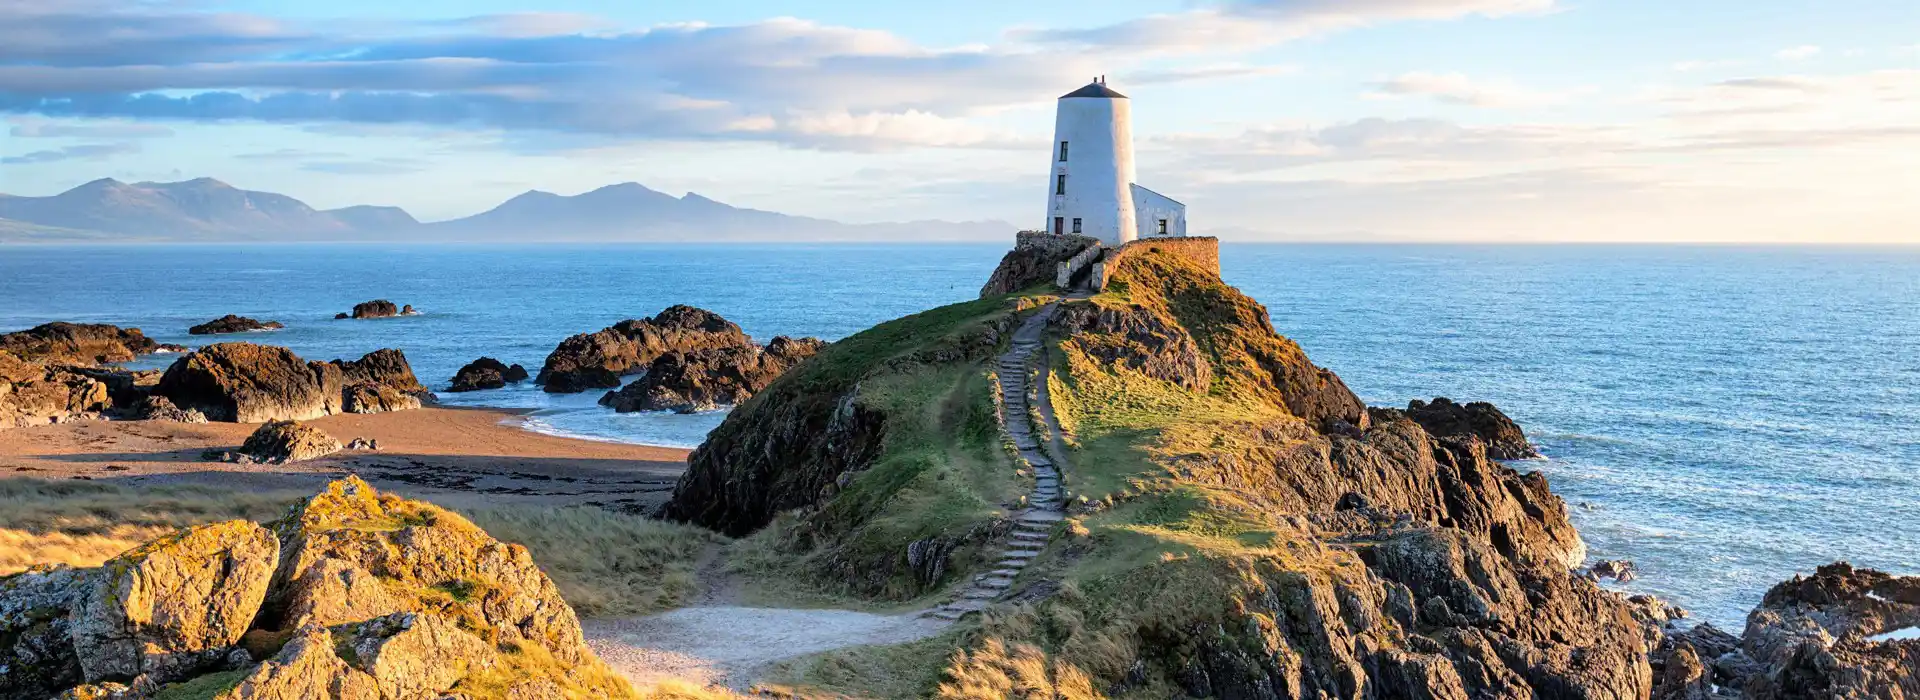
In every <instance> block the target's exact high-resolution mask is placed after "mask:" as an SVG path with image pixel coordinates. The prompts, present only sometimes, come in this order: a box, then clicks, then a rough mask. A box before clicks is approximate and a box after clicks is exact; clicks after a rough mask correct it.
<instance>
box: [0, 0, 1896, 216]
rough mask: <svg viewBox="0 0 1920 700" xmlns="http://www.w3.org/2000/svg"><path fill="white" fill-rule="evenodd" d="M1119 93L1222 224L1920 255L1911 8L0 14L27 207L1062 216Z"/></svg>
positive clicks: (1192, 200) (614, 8) (11, 143)
mask: <svg viewBox="0 0 1920 700" xmlns="http://www.w3.org/2000/svg"><path fill="white" fill-rule="evenodd" d="M1096 75H1106V76H1107V77H1108V81H1109V84H1110V85H1111V86H1112V87H1114V88H1115V89H1117V90H1119V91H1120V92H1123V93H1126V94H1127V95H1129V96H1130V98H1131V99H1132V102H1133V114H1134V134H1135V138H1136V149H1137V159H1138V168H1139V176H1140V181H1141V183H1142V184H1144V185H1146V186H1148V187H1151V188H1153V189H1155V190H1157V191H1159V192H1162V193H1165V194H1167V195H1169V196H1172V197H1174V198H1176V199H1179V200H1181V201H1183V202H1185V203H1186V204H1187V205H1188V215H1189V221H1190V231H1191V232H1192V233H1194V234H1211V235H1219V236H1222V237H1224V238H1228V239H1247V240H1311V241H1489V242H1548V241H1572V242H1766V243H1775V242H1787V243H1903V244H1914V243H1920V3H1915V2H1912V0H1872V1H1868V0H1857V1H1856V0H1827V1H1825V2H1813V1H1811V0H1806V1H1792V0H1687V1H1685V2H1674V1H1672V0H1657V1H1656V0H1213V1H1204V0H1202V1H1195V0H1165V1H1152V0H1049V1H1047V2H1034V1H1033V0H1022V1H1019V2H1014V1H1010V0H971V1H970V2H964V3H958V2H950V3H920V2H898V1H897V0H841V1H837V2H795V1H788V2H772V1H770V0H703V1H701V2H664V1H660V0H649V1H647V2H613V1H610V0H602V1H599V2H590V1H586V0H573V1H565V2H539V3H534V2H525V1H521V2H512V1H508V0H460V1H458V2H456V1H453V0H409V1H407V2H394V1H393V0H380V1H377V2H376V1H373V0H326V1H325V2H320V1H317V0H272V1H269V0H242V1H219V0H0V192H4V193H8V194H14V195H32V196H40V195H49V194H55V193H58V192H60V191H62V190H65V189H67V188H70V187H72V186H75V185H78V184H81V183H83V182H87V181H89V180H93V179H97V178H101V177H114V178H118V179H121V180H126V181H130V182H131V181H142V180H160V181H168V180H180V179H189V178H194V177H214V178H218V179H220V180H223V181H226V182H228V183H231V184H234V185H236V186H239V187H243V188H247V189H254V190H266V191H273V192H280V193H283V194H288V195H291V196H294V197H297V198H300V199H302V200H303V201H306V202H307V203H309V204H312V205H314V206H316V207H320V208H330V207H338V206H347V205H352V204H380V205H397V206H401V207H405V208H406V209H407V210H408V211H410V212H412V213H413V214H414V215H415V216H417V217H419V218H421V219H423V220H439V219H447V218H455V217H460V216H465V215H469V214H473V213H477V212H479V211H483V210H485V209H488V208H490V207H492V206H493V205H495V204H498V203H499V202H500V201H502V200H504V199H506V198H508V197H511V196H513V195H515V194H518V193H520V192H523V191H526V190H529V189H539V190H546V191H550V192H557V193H560V194H575V193H578V192H583V191H587V190H591V189H594V188H596V187H599V186H602V185H606V184H611V183H616V182H625V181H634V182H640V183H643V184H645V185H647V186H649V187H652V188H654V189H657V190H661V191H665V192H669V193H673V194H676V195H678V194H681V193H684V192H689V191H692V192H698V193H700V194H702V195H704V196H707V197H711V198H714V199H717V200H720V201H724V202H727V203H730V204H734V205H736V206H746V207H753V208H758V209H767V210H773V211H779V212H783V213H788V214H798V215H806V216H817V217H824V218H832V219H839V220H843V221H849V222H877V221H910V220H919V219H946V220H954V221H961V220H1001V221H1006V222H1010V223H1012V224H1013V225H1016V226H1020V227H1030V228H1039V227H1041V226H1042V225H1043V221H1042V219H1043V215H1044V204H1045V202H1044V201H1043V199H1042V196H1043V194H1044V193H1043V192H1042V188H1044V187H1046V186H1047V184H1048V183H1047V181H1046V178H1047V171H1046V170H1045V168H1046V167H1047V165H1048V164H1049V161H1048V159H1049V157H1050V154H1051V149H1050V148H1049V146H1048V143H1049V141H1050V139H1051V130H1052V122H1053V118H1052V110H1053V107H1054V100H1055V98H1057V97H1058V96H1059V95H1061V94H1064V93H1066V92H1069V91H1071V90H1073V89H1075V88H1077V87H1079V86H1081V85H1084V84H1085V83H1087V82H1088V81H1089V80H1090V79H1091V78H1092V77H1093V76H1096Z"/></svg>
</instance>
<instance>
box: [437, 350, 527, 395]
mask: <svg viewBox="0 0 1920 700" xmlns="http://www.w3.org/2000/svg"><path fill="white" fill-rule="evenodd" d="M526 380H527V368H525V367H521V366H520V365H509V364H507V363H504V362H501V361H499V360H496V359H493V358H491V357H482V358H480V359H478V360H474V361H472V362H469V363H467V365H466V366H465V367H461V368H460V371H458V372H455V373H453V385H452V386H449V387H447V391H479V390H482V389H499V388H501V387H504V386H506V385H507V384H509V383H511V382H524V381H526Z"/></svg>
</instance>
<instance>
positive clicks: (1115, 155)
mask: <svg viewBox="0 0 1920 700" xmlns="http://www.w3.org/2000/svg"><path fill="white" fill-rule="evenodd" d="M1050 156H1051V158H1050V160H1051V163H1050V168H1049V175H1050V177H1048V178H1047V221H1046V230H1047V231H1048V232H1050V233H1055V234H1079V235H1082V236H1090V237H1093V238H1098V239H1100V240H1101V241H1103V242H1105V243H1106V244H1107V245H1109V246H1120V245H1123V244H1125V243H1127V242H1128V241H1132V240H1135V239H1138V238H1142V237H1160V236H1184V235H1186V226H1187V224H1186V207H1185V206H1184V205H1182V204H1180V203H1179V202H1175V201H1173V200H1171V199H1168V198H1166V197H1164V196H1162V195H1160V194H1159V193H1156V192H1154V191H1152V190H1149V189H1146V188H1144V187H1141V186H1139V185H1138V184H1135V174H1134V168H1133V110H1132V107H1131V106H1130V103H1129V102H1128V100H1127V96H1126V95H1122V94H1120V93H1118V92H1115V91H1114V90H1113V89H1112V88H1109V87H1107V81H1106V78H1104V77H1102V78H1097V79H1095V80H1094V81H1093V82H1092V83H1089V84H1088V85H1087V86H1086V87H1083V88H1080V89H1078V90H1075V91H1073V92H1069V93H1067V94H1065V95H1062V96H1061V97H1060V101H1059V109H1058V111H1057V112H1056V113H1055V116H1054V121H1053V152H1052V153H1051V154H1050ZM1142 207H1145V209H1144V210H1143V209H1142Z"/></svg>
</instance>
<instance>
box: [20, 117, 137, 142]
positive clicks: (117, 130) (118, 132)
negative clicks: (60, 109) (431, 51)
mask: <svg viewBox="0 0 1920 700" xmlns="http://www.w3.org/2000/svg"><path fill="white" fill-rule="evenodd" d="M7 134H8V135H9V136H14V137H16V138H23V139H56V138H82V139H140V138H158V137H164V136H172V135H173V129H169V128H167V127H165V126H161V125H159V124H129V123H118V124H70V123H60V122H44V121H34V122H25V123H17V124H14V125H13V127H12V128H10V129H8V130H7Z"/></svg>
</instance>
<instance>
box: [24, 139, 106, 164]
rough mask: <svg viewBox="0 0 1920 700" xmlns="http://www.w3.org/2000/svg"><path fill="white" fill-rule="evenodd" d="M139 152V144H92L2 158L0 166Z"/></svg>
mask: <svg viewBox="0 0 1920 700" xmlns="http://www.w3.org/2000/svg"><path fill="white" fill-rule="evenodd" d="M138 152H140V144H137V143H90V144H81V145H78V146H65V147H62V148H57V149H53V150H46V151H33V152H31V153H26V154H22V155H17V156H6V157H0V165H28V164H34V163H56V162H59V161H63V160H104V159H107V158H112V157H114V156H118V155H125V154H128V153H138Z"/></svg>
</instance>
